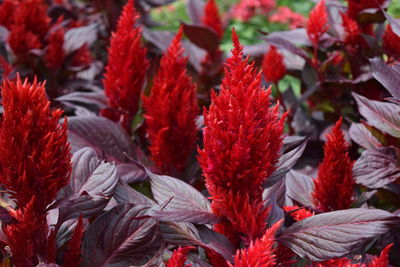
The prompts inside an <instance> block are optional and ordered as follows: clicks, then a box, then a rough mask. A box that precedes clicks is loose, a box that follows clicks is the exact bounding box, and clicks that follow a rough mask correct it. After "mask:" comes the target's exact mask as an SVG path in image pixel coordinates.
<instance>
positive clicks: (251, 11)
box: [233, 0, 276, 21]
mask: <svg viewBox="0 0 400 267" xmlns="http://www.w3.org/2000/svg"><path fill="white" fill-rule="evenodd" d="M275 5H276V2H275V0H241V1H240V2H239V4H237V5H236V6H235V7H234V8H233V17H234V18H236V19H241V20H244V21H247V20H249V19H251V18H252V17H254V16H255V15H256V13H257V11H260V12H261V13H262V14H264V15H265V14H267V13H268V12H270V11H271V10H272V9H273V8H274V7H275Z"/></svg>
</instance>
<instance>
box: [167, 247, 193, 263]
mask: <svg viewBox="0 0 400 267" xmlns="http://www.w3.org/2000/svg"><path fill="white" fill-rule="evenodd" d="M192 249H193V247H184V248H181V247H179V248H177V249H175V250H174V252H173V253H172V256H171V258H169V260H168V261H167V262H166V264H165V266H166V267H190V266H192V265H191V264H187V265H185V261H186V260H187V254H188V253H189V251H190V250H192Z"/></svg>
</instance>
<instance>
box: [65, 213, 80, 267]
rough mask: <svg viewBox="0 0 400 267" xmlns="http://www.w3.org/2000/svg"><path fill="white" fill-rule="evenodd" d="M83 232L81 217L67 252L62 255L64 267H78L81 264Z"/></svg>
mask: <svg viewBox="0 0 400 267" xmlns="http://www.w3.org/2000/svg"><path fill="white" fill-rule="evenodd" d="M84 232H85V229H84V225H83V219H82V215H81V216H80V217H79V219H78V223H77V225H76V226H75V229H74V232H73V233H72V237H71V239H70V240H69V242H68V250H67V251H66V252H65V253H64V265H63V266H64V267H75V266H79V263H80V262H81V260H82V258H81V244H82V238H83V234H84Z"/></svg>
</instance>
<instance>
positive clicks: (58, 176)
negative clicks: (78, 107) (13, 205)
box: [0, 77, 71, 210]
mask: <svg viewBox="0 0 400 267" xmlns="http://www.w3.org/2000/svg"><path fill="white" fill-rule="evenodd" d="M1 92H2V99H3V107H4V113H3V118H2V120H1V123H0V183H1V184H2V185H3V186H5V188H6V189H7V190H8V191H10V194H11V197H12V198H14V199H15V200H16V201H17V205H18V207H24V206H26V205H27V204H28V202H29V201H30V200H31V198H32V196H36V197H37V198H36V204H37V205H38V206H37V207H36V208H38V209H39V210H45V209H46V206H47V205H48V204H50V202H52V201H53V200H54V198H55V197H56V194H57V192H58V191H59V190H60V189H61V188H62V187H64V186H65V185H67V184H68V180H69V174H70V170H71V155H70V147H69V145H68V143H67V123H66V121H65V122H64V124H63V125H59V120H60V118H61V115H62V111H61V110H53V111H52V110H51V109H50V102H49V101H48V100H47V97H46V92H45V88H44V84H43V83H37V82H36V81H34V82H33V83H29V82H28V81H27V80H25V81H24V82H23V83H22V81H21V80H20V78H19V77H18V78H17V81H16V82H11V81H4V82H3V86H2V88H1Z"/></svg>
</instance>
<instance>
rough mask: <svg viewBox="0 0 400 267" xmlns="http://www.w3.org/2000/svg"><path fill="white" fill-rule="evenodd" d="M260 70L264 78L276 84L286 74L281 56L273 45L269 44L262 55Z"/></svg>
mask: <svg viewBox="0 0 400 267" xmlns="http://www.w3.org/2000/svg"><path fill="white" fill-rule="evenodd" d="M262 70H263V74H264V77H265V80H267V81H268V82H273V83H275V84H277V83H278V82H279V80H280V79H282V78H283V76H285V74H286V66H285V63H284V62H283V56H282V55H281V53H279V52H278V49H276V47H275V46H273V45H271V47H270V49H269V50H268V52H267V53H266V54H265V55H264V59H263V63H262Z"/></svg>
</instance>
